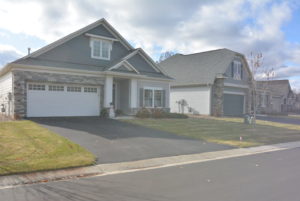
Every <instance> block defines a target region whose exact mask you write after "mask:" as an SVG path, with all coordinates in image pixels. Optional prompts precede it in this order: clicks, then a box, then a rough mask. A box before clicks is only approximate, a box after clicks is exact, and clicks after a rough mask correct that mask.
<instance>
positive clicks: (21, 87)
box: [13, 70, 104, 119]
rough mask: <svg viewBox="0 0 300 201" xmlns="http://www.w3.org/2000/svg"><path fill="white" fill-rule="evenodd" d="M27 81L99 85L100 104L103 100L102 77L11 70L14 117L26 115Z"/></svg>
mask: <svg viewBox="0 0 300 201" xmlns="http://www.w3.org/2000/svg"><path fill="white" fill-rule="evenodd" d="M27 82H47V83H51V82H53V83H60V84H81V85H95V86H100V87H101V106H103V101H104V89H103V88H104V87H103V85H104V78H103V77H94V76H80V75H67V74H58V73H42V72H32V71H19V70H17V71H13V101H14V103H13V104H14V118H15V119H19V118H23V117H26V114H27V111H26V107H27Z"/></svg>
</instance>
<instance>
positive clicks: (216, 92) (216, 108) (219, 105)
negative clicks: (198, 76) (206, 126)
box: [211, 78, 224, 117]
mask: <svg viewBox="0 0 300 201" xmlns="http://www.w3.org/2000/svg"><path fill="white" fill-rule="evenodd" d="M223 91H224V79H223V78H217V79H216V80H215V82H214V85H213V86H212V107H211V108H212V115H213V116H216V117H220V116H223Z"/></svg>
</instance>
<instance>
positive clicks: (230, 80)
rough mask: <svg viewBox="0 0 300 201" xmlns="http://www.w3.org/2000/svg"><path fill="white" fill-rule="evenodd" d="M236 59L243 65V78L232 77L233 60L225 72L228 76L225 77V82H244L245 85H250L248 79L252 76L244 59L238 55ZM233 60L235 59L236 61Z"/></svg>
mask: <svg viewBox="0 0 300 201" xmlns="http://www.w3.org/2000/svg"><path fill="white" fill-rule="evenodd" d="M234 60H235V61H240V62H241V63H242V65H243V70H242V71H243V76H242V79H241V80H235V79H233V78H232V62H231V63H230V64H229V66H228V67H227V70H226V72H225V76H226V77H228V78H226V79H225V83H230V84H244V85H248V81H249V79H250V76H249V73H248V70H247V68H246V65H247V64H245V62H244V60H243V59H241V58H239V57H236V58H235V59H234ZM234 60H233V61H234Z"/></svg>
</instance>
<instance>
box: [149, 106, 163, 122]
mask: <svg viewBox="0 0 300 201" xmlns="http://www.w3.org/2000/svg"><path fill="white" fill-rule="evenodd" d="M151 113H152V115H151V117H152V118H156V119H158V118H165V117H166V112H165V111H164V110H163V109H160V108H154V109H152V110H151Z"/></svg>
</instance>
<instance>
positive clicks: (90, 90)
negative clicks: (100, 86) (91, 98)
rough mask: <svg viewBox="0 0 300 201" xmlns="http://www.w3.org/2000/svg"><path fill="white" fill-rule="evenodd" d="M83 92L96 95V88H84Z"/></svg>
mask: <svg viewBox="0 0 300 201" xmlns="http://www.w3.org/2000/svg"><path fill="white" fill-rule="evenodd" d="M84 92H87V93H97V88H94V87H84Z"/></svg>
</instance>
